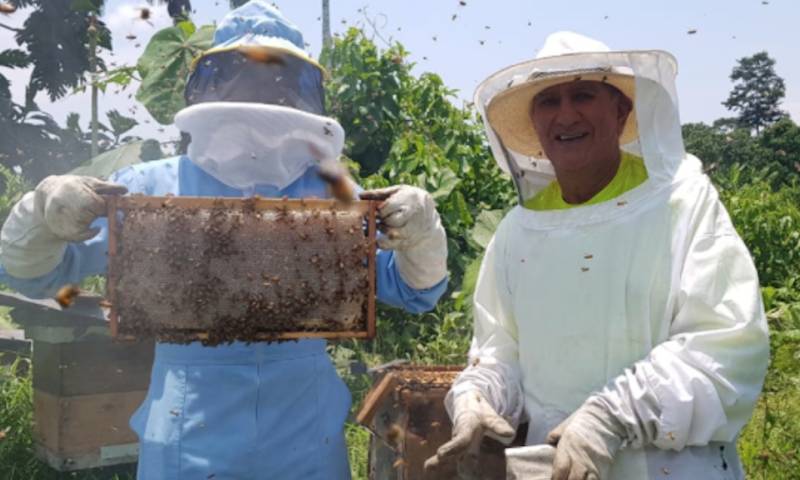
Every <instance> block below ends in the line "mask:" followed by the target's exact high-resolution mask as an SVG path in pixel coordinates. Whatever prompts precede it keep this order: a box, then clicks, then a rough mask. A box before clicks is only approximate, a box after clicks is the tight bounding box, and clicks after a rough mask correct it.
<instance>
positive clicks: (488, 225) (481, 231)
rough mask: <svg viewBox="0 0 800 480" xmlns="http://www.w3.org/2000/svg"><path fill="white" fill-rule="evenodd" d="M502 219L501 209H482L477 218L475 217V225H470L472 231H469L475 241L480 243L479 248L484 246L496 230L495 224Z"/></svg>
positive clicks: (498, 223)
mask: <svg viewBox="0 0 800 480" xmlns="http://www.w3.org/2000/svg"><path fill="white" fill-rule="evenodd" d="M502 219H503V211H502V210H484V211H483V212H481V213H480V214H479V215H478V218H477V219H475V226H474V227H472V231H471V232H470V235H471V237H472V239H473V240H474V241H475V243H477V244H478V245H480V246H481V248H486V247H487V246H488V245H489V242H490V241H491V240H492V237H493V236H494V232H495V230H497V226H498V225H500V221H501V220H502Z"/></svg>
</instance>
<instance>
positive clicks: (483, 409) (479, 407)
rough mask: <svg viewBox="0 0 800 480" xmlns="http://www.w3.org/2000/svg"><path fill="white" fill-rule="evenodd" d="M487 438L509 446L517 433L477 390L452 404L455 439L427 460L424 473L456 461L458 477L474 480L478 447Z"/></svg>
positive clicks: (458, 398)
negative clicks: (446, 462) (448, 461)
mask: <svg viewBox="0 0 800 480" xmlns="http://www.w3.org/2000/svg"><path fill="white" fill-rule="evenodd" d="M484 435H489V436H490V437H492V438H495V439H496V440H499V441H501V442H503V443H505V444H508V443H510V442H511V441H512V440H513V439H514V436H515V435H516V432H515V431H514V429H513V428H512V427H511V425H509V424H508V422H507V421H506V420H505V419H504V418H503V417H501V416H500V415H498V414H497V412H496V411H495V410H494V408H492V406H491V405H489V402H487V401H486V399H485V398H483V395H481V394H480V393H478V392H477V391H469V392H465V393H462V394H461V395H459V396H457V397H456V398H455V400H454V401H453V438H452V439H451V440H450V441H449V442H447V443H445V444H444V445H442V446H441V447H439V450H437V451H436V455H435V456H433V457H431V458H429V459H428V460H427V461H425V470H435V469H436V468H438V467H439V464H440V463H441V462H443V461H445V460H447V459H451V458H457V459H458V461H459V465H458V467H459V468H458V472H459V476H460V477H461V478H471V475H470V473H471V471H472V473H474V470H475V467H477V453H478V447H479V446H480V442H481V440H482V439H483V436H484Z"/></svg>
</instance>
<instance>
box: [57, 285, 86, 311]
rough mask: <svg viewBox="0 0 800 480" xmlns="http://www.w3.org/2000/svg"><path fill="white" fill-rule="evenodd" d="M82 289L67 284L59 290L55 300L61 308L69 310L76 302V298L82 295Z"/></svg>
mask: <svg viewBox="0 0 800 480" xmlns="http://www.w3.org/2000/svg"><path fill="white" fill-rule="evenodd" d="M80 293H81V289H80V288H78V286H77V285H73V284H71V283H70V284H67V285H64V286H63V287H61V288H59V289H58V293H56V297H55V300H56V302H58V304H59V305H61V308H67V307H69V306H71V305H72V303H73V302H74V301H75V297H77V296H78V295H80Z"/></svg>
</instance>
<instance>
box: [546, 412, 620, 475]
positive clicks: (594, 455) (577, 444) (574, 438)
mask: <svg viewBox="0 0 800 480" xmlns="http://www.w3.org/2000/svg"><path fill="white" fill-rule="evenodd" d="M625 436H626V432H625V427H624V426H623V425H622V423H620V422H619V421H618V420H617V419H616V418H615V417H614V415H612V414H611V412H610V411H609V410H608V407H606V405H605V403H603V402H602V401H601V400H600V399H599V398H598V397H596V396H592V397H589V399H588V400H586V402H584V404H583V405H582V406H581V407H580V408H579V409H578V410H576V411H575V413H573V414H572V415H571V416H570V417H569V418H567V419H566V420H564V421H563V422H561V424H560V425H559V426H557V427H556V428H555V429H553V431H551V432H550V433H549V434H548V436H547V443H549V444H551V445H554V446H556V455H555V459H554V460H553V480H603V479H604V478H607V476H608V470H609V468H610V467H611V463H612V462H613V460H614V455H616V453H617V451H618V450H619V449H620V447H621V446H622V443H623V439H624V438H625Z"/></svg>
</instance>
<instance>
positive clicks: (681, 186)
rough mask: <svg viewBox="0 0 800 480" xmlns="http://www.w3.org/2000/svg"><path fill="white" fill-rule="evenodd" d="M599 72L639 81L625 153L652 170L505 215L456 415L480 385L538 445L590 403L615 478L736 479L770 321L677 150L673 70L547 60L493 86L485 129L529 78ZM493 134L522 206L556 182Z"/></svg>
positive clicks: (484, 282) (518, 68)
mask: <svg viewBox="0 0 800 480" xmlns="http://www.w3.org/2000/svg"><path fill="white" fill-rule="evenodd" d="M597 68H605V69H609V70H611V69H618V68H624V69H629V71H631V72H632V73H633V75H634V78H635V91H636V93H635V98H634V108H635V110H636V119H637V122H638V139H637V140H636V141H633V142H631V143H629V144H627V145H623V149H624V150H625V151H628V152H631V153H633V154H635V155H637V156H640V157H642V158H643V159H644V162H645V165H646V167H647V172H648V176H649V178H648V180H647V181H645V182H644V183H643V184H641V185H639V186H638V187H636V188H634V189H632V190H630V191H628V192H626V193H623V194H622V195H620V196H618V197H616V198H614V199H612V200H610V201H606V202H603V203H599V204H596V205H589V206H578V207H575V208H572V209H569V210H561V211H532V210H527V209H525V208H522V207H521V206H517V207H516V208H514V209H513V210H512V211H511V212H509V214H508V215H507V216H506V218H505V219H504V220H503V221H502V223H501V224H500V226H499V228H498V230H497V232H496V233H495V236H494V238H493V240H492V241H491V243H490V245H489V246H488V248H487V251H486V254H485V257H484V260H483V265H482V267H481V271H480V274H479V278H478V283H477V287H476V292H475V297H474V303H475V309H474V311H475V332H474V339H473V343H472V347H471V349H470V352H469V357H470V360H469V362H470V364H471V365H474V366H471V367H468V368H467V369H466V370H465V371H464V372H463V373H462V374H461V375H460V377H459V379H458V380H457V382H456V384H455V385H454V387H453V389H452V390H451V392H450V394H449V396H448V399H447V404H448V407H449V408H452V403H453V399H454V398H455V397H456V396H458V395H461V394H463V393H464V392H467V391H470V390H473V389H477V390H479V391H481V392H482V394H483V396H484V397H485V398H487V399H488V400H489V401H490V402H492V405H493V406H494V407H495V409H496V410H497V411H498V413H500V414H501V415H503V416H505V417H506V418H507V419H508V420H510V421H511V423H512V424H517V423H518V422H519V421H520V420H521V419H522V418H523V416H524V415H523V411H524V412H525V414H526V415H527V417H528V418H529V419H530V422H531V423H530V428H529V432H528V437H527V444H528V445H536V444H542V443H544V441H545V437H546V436H547V434H548V432H549V431H550V430H552V429H553V428H554V427H556V426H557V425H558V424H559V423H560V422H561V421H562V420H564V419H565V418H566V417H567V416H569V415H570V413H572V412H573V411H574V410H575V409H577V408H578V407H579V406H581V404H582V403H583V402H584V401H585V400H586V399H587V398H588V397H589V396H590V395H592V394H597V395H599V396H600V398H601V399H602V400H603V401H604V402H605V403H606V404H607V405H608V407H609V409H610V410H611V411H612V413H613V414H614V415H615V417H616V418H617V420H619V421H620V422H622V424H623V425H624V427H625V430H626V431H627V438H625V439H624V440H625V445H624V446H623V448H622V450H620V451H619V453H618V454H617V455H616V457H615V459H614V463H613V465H612V468H611V471H610V473H609V478H612V479H639V478H651V479H654V478H681V479H694V478H725V479H739V478H743V476H744V474H743V472H742V469H741V465H740V462H739V459H738V457H737V453H736V438H737V435H738V432H739V431H740V429H741V428H742V426H743V425H744V424H745V423H746V422H747V420H748V419H749V417H750V415H751V413H752V410H753V406H754V404H755V402H756V399H757V397H758V394H759V392H760V390H761V386H762V382H763V379H764V375H765V371H766V367H767V362H768V356H769V352H768V340H767V325H766V321H765V316H764V312H763V306H762V304H761V295H760V290H759V285H758V278H757V275H756V270H755V268H754V265H753V262H752V260H751V257H750V255H749V253H748V251H747V249H746V247H745V245H744V244H743V243H742V241H741V239H740V238H739V236H738V235H737V234H736V231H735V230H734V228H733V226H732V225H731V221H730V218H729V216H728V214H727V212H726V211H725V209H724V207H723V206H722V204H721V203H720V201H719V198H718V195H717V192H716V190H715V189H714V187H713V186H712V185H711V183H710V182H709V179H708V178H707V177H706V176H705V175H703V173H702V170H701V165H700V162H699V161H698V160H697V159H696V158H695V157H693V156H691V155H687V154H686V153H685V151H684V148H683V142H682V139H681V129H680V122H679V119H678V102H677V97H676V92H675V86H674V77H675V74H676V70H677V66H676V62H675V60H674V58H673V57H672V56H671V55H669V54H667V53H665V52H660V51H632V52H602V53H593V54H581V55H564V56H560V57H550V58H540V59H537V60H533V61H530V62H526V63H522V64H518V65H515V66H512V67H509V68H507V69H505V70H503V71H501V72H499V73H497V74H495V75H493V76H492V77H490V78H489V79H487V80H486V81H485V82H484V83H483V84H481V85H480V86H479V88H478V90H477V92H476V98H475V104H476V105H477V106H478V109H479V111H480V113H481V114H482V116H483V118H484V119H485V118H486V115H484V113H485V111H486V108H487V105H488V104H489V103H490V102H491V100H492V98H493V96H494V95H496V94H497V93H498V92H501V91H503V90H504V89H506V88H508V86H509V85H510V84H511V83H513V82H512V80H513V78H514V77H515V76H519V75H528V74H529V72H531V70H532V69H535V70H537V71H542V70H545V71H546V70H548V69H552V70H568V69H597ZM486 129H487V134H488V136H489V140H490V144H491V147H492V150H493V153H494V156H495V159H496V160H497V162H498V163H499V164H500V166H501V168H502V169H503V170H505V171H506V172H509V173H511V175H512V176H513V179H514V182H515V184H516V185H517V187H518V190H519V193H520V199H521V200H522V201H524V200H525V199H527V198H530V197H531V196H532V195H534V194H535V193H536V192H537V191H539V190H540V189H541V188H543V187H544V186H546V185H547V184H548V183H549V182H551V181H553V180H554V178H555V177H554V173H553V168H552V165H551V164H550V162H549V161H548V160H547V159H546V158H532V157H527V156H525V155H522V154H519V153H517V152H514V151H512V150H510V149H508V148H506V147H505V146H504V145H503V144H502V143H501V141H500V139H499V137H498V136H497V135H495V133H494V131H493V130H492V127H491V126H490V125H489V124H488V122H487V123H486ZM522 201H521V202H520V203H522Z"/></svg>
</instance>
